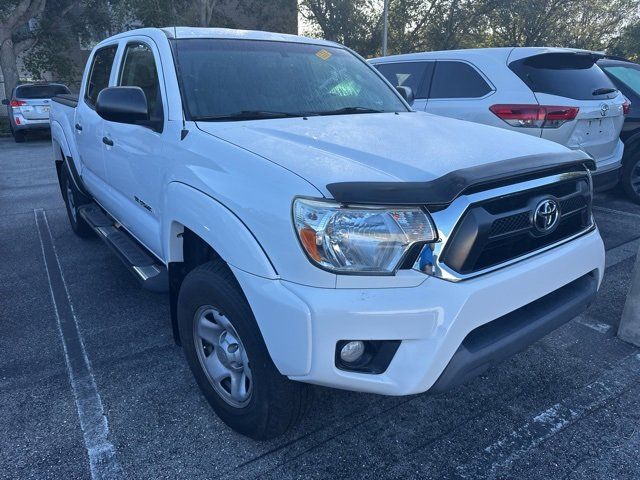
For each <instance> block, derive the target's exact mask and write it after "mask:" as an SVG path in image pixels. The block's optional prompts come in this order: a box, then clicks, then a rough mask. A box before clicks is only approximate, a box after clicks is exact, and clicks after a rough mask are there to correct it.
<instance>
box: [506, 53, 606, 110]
mask: <svg viewBox="0 0 640 480" xmlns="http://www.w3.org/2000/svg"><path fill="white" fill-rule="evenodd" d="M595 60H596V59H595V58H594V57H592V56H591V55H588V54H578V53H544V54H541V55H534V56H533V57H528V58H524V59H522V60H517V61H515V62H511V63H510V64H509V68H510V69H511V70H512V71H513V72H514V73H515V74H516V75H518V77H520V79H521V80H522V81H523V82H524V83H526V84H527V86H529V88H531V90H533V91H534V92H536V93H547V94H549V95H557V96H559V97H566V98H572V99H574V100H602V99H607V98H613V97H614V96H615V95H616V87H615V86H614V85H613V83H612V82H611V80H609V78H608V77H607V76H606V75H605V73H604V72H603V71H602V70H600V67H598V66H597V65H596V64H595ZM602 92H606V93H602Z"/></svg>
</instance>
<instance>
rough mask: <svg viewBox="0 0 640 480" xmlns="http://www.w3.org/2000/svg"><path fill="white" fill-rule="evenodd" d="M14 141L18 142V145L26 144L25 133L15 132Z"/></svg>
mask: <svg viewBox="0 0 640 480" xmlns="http://www.w3.org/2000/svg"><path fill="white" fill-rule="evenodd" d="M13 139H14V140H15V141H16V143H24V141H25V139H26V137H25V134H24V132H20V131H17V132H16V131H14V132H13Z"/></svg>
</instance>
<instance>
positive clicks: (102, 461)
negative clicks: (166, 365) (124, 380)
mask: <svg viewBox="0 0 640 480" xmlns="http://www.w3.org/2000/svg"><path fill="white" fill-rule="evenodd" d="M33 213H34V216H35V221H36V227H37V230H38V236H39V237H40V246H41V248H42V257H43V260H44V266H45V270H46V272H47V278H48V280H49V290H50V293H51V301H52V302H53V309H54V312H55V315H56V321H57V324H58V332H59V333H60V339H61V341H62V347H63V349H64V355H65V362H66V365H67V373H68V374H69V381H70V383H71V389H72V391H73V396H74V399H75V403H76V409H77V412H78V418H79V420H80V428H81V429H82V435H83V438H84V443H85V447H86V449H87V454H88V456H89V468H90V471H91V478H92V479H94V480H112V479H120V478H123V472H122V468H121V467H120V464H119V463H118V460H117V458H116V450H115V447H114V446H113V444H112V443H111V442H110V441H109V439H108V436H109V424H108V422H107V417H106V416H105V413H104V407H103V405H102V400H101V399H100V394H99V393H98V389H97V387H96V382H95V379H94V376H93V372H92V370H91V364H90V362H89V358H88V357H87V352H86V350H85V347H84V342H83V340H82V335H81V334H80V330H79V328H78V320H77V318H76V315H75V312H74V311H73V305H72V303H71V298H70V296H69V290H68V289H67V284H66V282H65V280H64V275H63V273H62V267H61V266H60V260H59V258H58V254H57V252H56V248H55V245H54V243H53V237H52V235H51V229H50V228H49V222H48V220H47V216H46V214H45V212H44V210H43V209H41V208H39V209H34V211H33Z"/></svg>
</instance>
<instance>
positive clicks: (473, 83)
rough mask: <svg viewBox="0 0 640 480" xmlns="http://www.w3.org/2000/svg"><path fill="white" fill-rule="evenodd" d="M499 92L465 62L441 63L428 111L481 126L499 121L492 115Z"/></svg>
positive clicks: (441, 61)
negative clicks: (493, 98) (490, 107)
mask: <svg viewBox="0 0 640 480" xmlns="http://www.w3.org/2000/svg"><path fill="white" fill-rule="evenodd" d="M494 92H495V88H494V86H493V85H492V84H491V82H490V81H489V79H488V78H487V77H486V76H485V75H484V74H483V73H481V72H480V71H479V70H478V69H477V68H476V67H475V66H474V65H472V64H471V63H469V62H466V61H463V60H438V61H437V62H436V65H435V70H434V72H433V79H432V80H431V88H430V90H429V100H428V102H427V108H426V111H427V112H429V113H433V114H435V115H442V116H445V117H452V118H459V119H461V120H468V121H471V122H477V123H487V120H488V119H490V120H492V121H495V119H494V118H492V117H493V115H490V113H489V106H490V105H491V99H490V97H491V96H492V95H493V93H494Z"/></svg>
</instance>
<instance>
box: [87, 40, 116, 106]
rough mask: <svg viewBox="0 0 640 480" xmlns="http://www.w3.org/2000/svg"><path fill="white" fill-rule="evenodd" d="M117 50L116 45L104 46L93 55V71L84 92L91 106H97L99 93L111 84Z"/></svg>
mask: <svg viewBox="0 0 640 480" xmlns="http://www.w3.org/2000/svg"><path fill="white" fill-rule="evenodd" d="M116 50H117V46H116V45H113V46H109V47H104V48H101V49H100V50H98V51H97V52H96V53H95V55H94V56H93V62H92V64H91V72H90V73H89V78H88V79H87V87H86V89H85V93H84V99H85V101H86V102H87V104H88V105H89V106H91V107H95V105H96V101H97V100H98V94H99V93H100V92H101V91H102V90H104V89H105V88H107V87H108V86H109V77H110V76H111V68H112V67H113V59H114V58H115V56H116Z"/></svg>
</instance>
